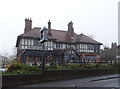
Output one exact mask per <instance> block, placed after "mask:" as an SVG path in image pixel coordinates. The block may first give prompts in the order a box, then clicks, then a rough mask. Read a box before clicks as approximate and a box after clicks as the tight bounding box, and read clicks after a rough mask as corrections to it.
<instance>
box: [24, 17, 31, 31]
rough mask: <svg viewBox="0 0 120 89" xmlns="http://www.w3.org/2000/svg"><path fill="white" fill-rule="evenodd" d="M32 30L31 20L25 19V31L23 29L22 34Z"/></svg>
mask: <svg viewBox="0 0 120 89" xmlns="http://www.w3.org/2000/svg"><path fill="white" fill-rule="evenodd" d="M30 30H32V20H31V18H26V19H25V29H24V33H26V32H28V31H30Z"/></svg>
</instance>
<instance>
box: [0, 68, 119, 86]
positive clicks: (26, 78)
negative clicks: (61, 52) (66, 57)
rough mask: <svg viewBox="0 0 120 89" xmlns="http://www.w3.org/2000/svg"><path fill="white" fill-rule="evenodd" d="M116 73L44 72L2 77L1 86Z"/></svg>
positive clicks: (84, 70) (108, 71) (102, 70)
mask: <svg viewBox="0 0 120 89" xmlns="http://www.w3.org/2000/svg"><path fill="white" fill-rule="evenodd" d="M112 73H118V70H117V69H81V70H56V71H44V72H43V74H25V75H3V76H2V86H3V87H9V86H16V85H20V84H29V83H37V82H44V81H54V80H64V79H72V78H84V77H90V76H99V75H106V74H112Z"/></svg>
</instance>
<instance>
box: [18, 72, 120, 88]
mask: <svg viewBox="0 0 120 89" xmlns="http://www.w3.org/2000/svg"><path fill="white" fill-rule="evenodd" d="M118 80H119V78H118V74H111V75H106V76H96V77H89V78H78V79H70V80H61V81H52V82H43V83H35V84H28V85H22V86H18V87H118V85H119V81H118Z"/></svg>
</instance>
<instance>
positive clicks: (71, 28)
mask: <svg viewBox="0 0 120 89" xmlns="http://www.w3.org/2000/svg"><path fill="white" fill-rule="evenodd" d="M68 32H69V33H70V35H71V36H72V37H74V28H73V23H72V21H71V22H69V23H68Z"/></svg>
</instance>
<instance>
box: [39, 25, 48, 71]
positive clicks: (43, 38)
mask: <svg viewBox="0 0 120 89" xmlns="http://www.w3.org/2000/svg"><path fill="white" fill-rule="evenodd" d="M47 40H48V29H47V27H45V26H44V27H43V29H41V30H40V41H39V42H40V43H42V44H43V49H42V67H41V68H42V71H44V66H45V59H44V42H46V41H47Z"/></svg>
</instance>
